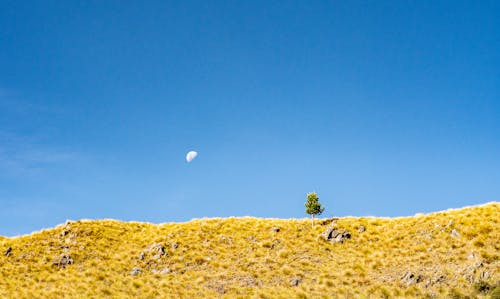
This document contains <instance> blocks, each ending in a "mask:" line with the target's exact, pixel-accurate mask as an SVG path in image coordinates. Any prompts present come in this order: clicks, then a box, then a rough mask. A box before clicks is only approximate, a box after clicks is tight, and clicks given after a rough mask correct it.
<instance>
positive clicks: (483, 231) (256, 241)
mask: <svg viewBox="0 0 500 299" xmlns="http://www.w3.org/2000/svg"><path fill="white" fill-rule="evenodd" d="M498 219H500V205H499V204H498V203H492V204H488V205H484V206H478V207H472V208H466V209H461V210H453V211H446V212H440V213H433V214H429V215H419V216H415V217H406V218H394V219H390V218H373V217H364V218H352V217H351V218H340V219H338V220H337V221H334V222H333V223H334V225H335V226H336V227H337V228H342V229H347V230H348V231H349V232H350V233H351V235H352V237H351V239H349V240H347V241H346V242H344V243H330V242H326V241H325V240H323V239H322V238H321V237H320V234H321V233H322V232H323V231H324V230H325V229H326V228H327V227H328V226H329V225H331V223H330V222H331V221H323V220H318V221H317V225H315V226H314V227H313V228H311V225H310V221H309V220H306V219H304V220H279V219H255V218H226V219H199V220H193V221H190V222H187V223H167V224H159V225H154V224H148V223H136V222H130V223H125V222H119V221H114V220H101V221H76V222H68V223H66V224H65V225H61V226H58V227H56V228H54V229H50V230H45V231H42V232H38V233H34V234H32V235H28V236H22V237H17V238H4V237H0V254H1V255H0V278H1V279H0V298H199V297H206V298H218V297H223V298H408V297H418V298H421V297H434V298H435V297H438V298H441V297H446V296H472V297H479V298H481V297H486V296H487V292H486V291H484V289H488V288H490V289H491V290H493V288H494V287H495V283H496V282H497V281H499V273H498V272H499V271H498V269H499V258H500V257H499V243H500V242H499V240H500V223H499V222H498ZM360 226H364V227H365V228H366V231H364V232H359V231H358V228H359V227H360ZM453 230H455V231H456V232H458V234H459V236H458V237H456V236H453V234H452V231H453ZM158 246H160V247H161V248H162V249H161V250H159V249H158V248H159V247H158ZM8 247H11V248H12V252H11V253H10V254H9V255H8V256H5V255H4V254H3V253H4V252H5V250H6V249H7V248H8ZM63 255H69V256H71V258H72V259H73V261H74V262H73V263H72V264H68V265H66V266H60V265H59V266H55V265H53V263H54V262H55V261H58V260H59V259H60V258H61V257H62V256H63ZM134 268H137V269H139V272H138V273H136V274H137V275H132V271H133V269H134ZM408 272H411V273H412V274H413V277H415V278H414V279H415V281H416V282H411V281H410V282H409V281H405V280H404V279H402V277H404V276H405V274H407V273H408ZM408 277H409V276H408ZM416 277H418V281H417V279H416ZM297 280H298V283H297ZM294 281H295V283H294ZM474 286H475V287H474ZM478 286H481V287H478ZM482 286H485V287H482Z"/></svg>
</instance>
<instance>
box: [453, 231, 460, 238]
mask: <svg viewBox="0 0 500 299" xmlns="http://www.w3.org/2000/svg"><path fill="white" fill-rule="evenodd" d="M451 236H452V237H453V238H458V237H460V233H459V232H458V231H457V230H455V229H452V230H451Z"/></svg>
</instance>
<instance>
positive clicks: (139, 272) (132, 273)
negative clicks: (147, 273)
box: [130, 267, 142, 276]
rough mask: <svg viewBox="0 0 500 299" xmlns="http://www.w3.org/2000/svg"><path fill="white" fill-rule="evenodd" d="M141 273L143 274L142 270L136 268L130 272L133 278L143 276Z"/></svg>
mask: <svg viewBox="0 0 500 299" xmlns="http://www.w3.org/2000/svg"><path fill="white" fill-rule="evenodd" d="M141 273H142V270H141V268H139V267H134V268H133V269H132V271H131V272H130V275H132V276H137V275H139V274H141Z"/></svg>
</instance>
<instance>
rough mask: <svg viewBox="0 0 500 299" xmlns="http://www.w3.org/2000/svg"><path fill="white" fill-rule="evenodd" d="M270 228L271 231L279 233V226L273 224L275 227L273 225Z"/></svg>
mask: <svg viewBox="0 0 500 299" xmlns="http://www.w3.org/2000/svg"><path fill="white" fill-rule="evenodd" d="M271 230H272V231H273V232H275V233H279V232H280V230H281V228H279V227H277V226H275V227H273V228H272V229H271Z"/></svg>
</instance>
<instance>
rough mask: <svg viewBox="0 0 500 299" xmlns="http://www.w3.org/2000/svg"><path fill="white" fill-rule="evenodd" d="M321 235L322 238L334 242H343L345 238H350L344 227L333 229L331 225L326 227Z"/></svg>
mask: <svg viewBox="0 0 500 299" xmlns="http://www.w3.org/2000/svg"><path fill="white" fill-rule="evenodd" d="M321 236H322V237H323V239H325V240H326V241H329V242H334V243H343V242H344V241H345V240H346V239H350V238H351V234H350V233H349V231H347V230H345V229H334V228H332V227H329V228H327V229H326V230H325V231H324V232H323V233H322V234H321Z"/></svg>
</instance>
